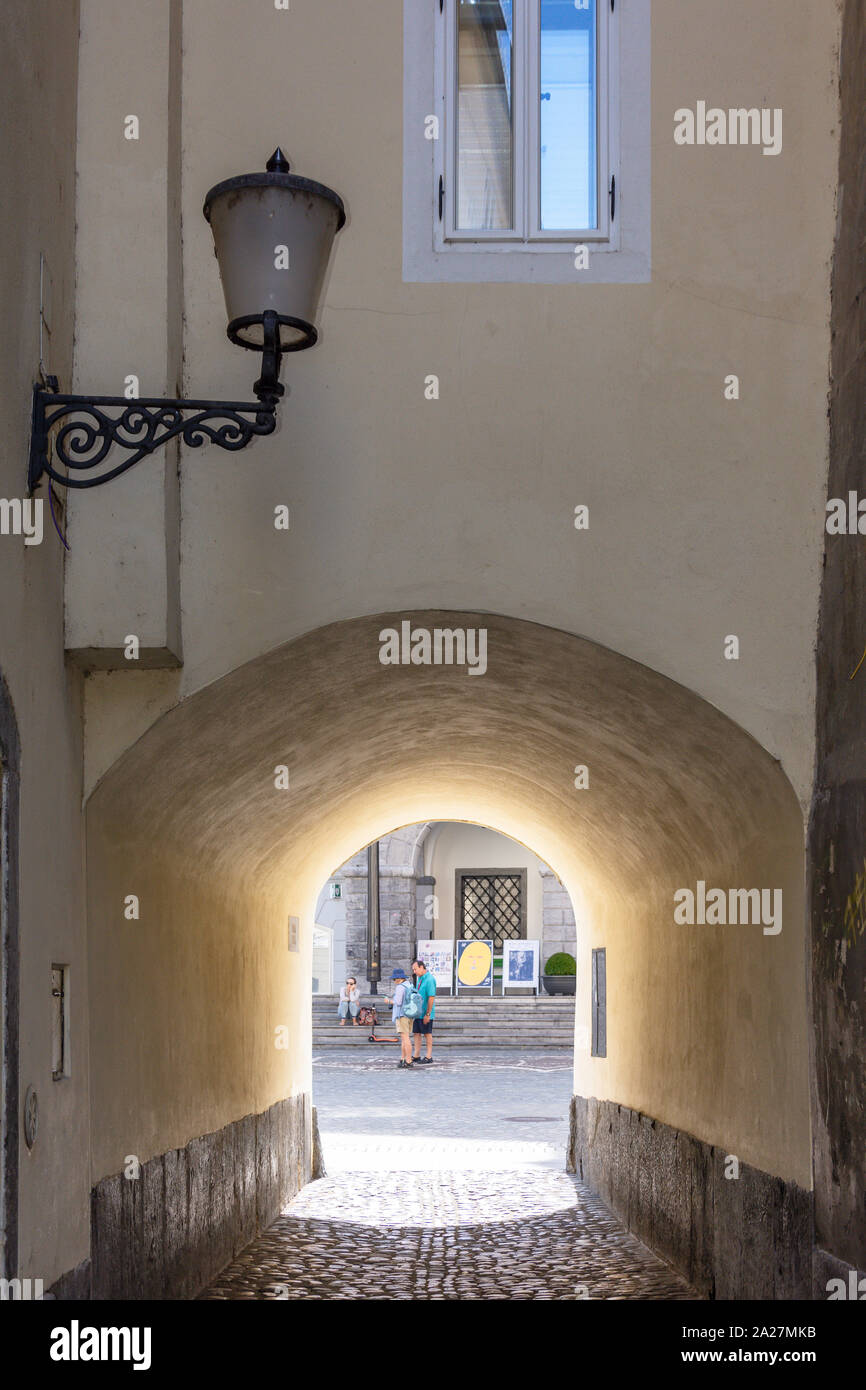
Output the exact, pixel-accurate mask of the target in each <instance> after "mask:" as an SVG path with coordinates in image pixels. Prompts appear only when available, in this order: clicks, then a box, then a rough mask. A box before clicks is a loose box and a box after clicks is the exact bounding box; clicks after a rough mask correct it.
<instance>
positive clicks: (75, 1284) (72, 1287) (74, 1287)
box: [48, 1259, 93, 1303]
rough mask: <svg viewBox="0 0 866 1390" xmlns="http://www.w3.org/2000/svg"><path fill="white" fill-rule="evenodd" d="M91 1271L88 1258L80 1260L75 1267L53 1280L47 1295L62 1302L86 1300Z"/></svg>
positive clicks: (88, 1296) (88, 1295)
mask: <svg viewBox="0 0 866 1390" xmlns="http://www.w3.org/2000/svg"><path fill="white" fill-rule="evenodd" d="M92 1272H93V1271H92V1269H91V1265H90V1260H89V1259H88V1260H82V1261H81V1264H80V1265H76V1267H75V1269H70V1270H67V1272H66V1273H65V1274H61V1276H60V1278H59V1279H56V1280H55V1281H54V1283H53V1284H52V1285H51V1288H50V1289H49V1290H48V1296H49V1297H51V1298H56V1299H59V1300H60V1301H61V1302H64V1303H80V1302H86V1300H87V1299H89V1298H90V1284H91V1277H92Z"/></svg>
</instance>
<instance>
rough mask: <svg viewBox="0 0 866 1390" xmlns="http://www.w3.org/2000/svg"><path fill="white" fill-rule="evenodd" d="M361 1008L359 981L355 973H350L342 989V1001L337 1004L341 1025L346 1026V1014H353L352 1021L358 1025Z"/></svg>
mask: <svg viewBox="0 0 866 1390" xmlns="http://www.w3.org/2000/svg"><path fill="white" fill-rule="evenodd" d="M360 1008H361V991H360V990H359V988H358V981H357V980H356V979H355V977H354V975H350V976H349V978H348V980H347V981H346V983H345V984H344V985H343V988H342V989H341V990H340V1003H339V1005H338V1006H337V1013H338V1014H339V1015H340V1027H341V1028H345V1026H346V1015H347V1014H351V1015H352V1023H353V1025H354V1026H355V1028H357V1027H358V1013H359V1011H360Z"/></svg>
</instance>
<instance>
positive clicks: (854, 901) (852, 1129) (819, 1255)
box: [809, 0, 866, 1297]
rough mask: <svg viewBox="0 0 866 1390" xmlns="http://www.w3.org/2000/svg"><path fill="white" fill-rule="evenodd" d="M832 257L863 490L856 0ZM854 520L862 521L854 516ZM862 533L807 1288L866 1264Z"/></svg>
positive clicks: (822, 691) (831, 900)
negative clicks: (812, 1258) (811, 1265)
mask: <svg viewBox="0 0 866 1390" xmlns="http://www.w3.org/2000/svg"><path fill="white" fill-rule="evenodd" d="M841 106H842V134H841V148H840V161H839V195H838V227H837V243H836V254H835V261H834V268H833V308H832V335H833V337H832V341H833V346H832V362H831V394H830V476H829V483H828V493H827V496H828V499H831V498H842V499H844V500H845V502H846V504H847V502H848V494H849V492H855V493H857V494H858V498H863V497H866V468H864V463H866V351H864V348H866V256H864V253H863V248H864V244H866V6H864V5H863V3H862V0H848V3H847V4H846V7H845V15H844V21H843V33H842V49H841ZM860 528H861V530H862V529H863V528H866V520H863V519H861V521H860ZM864 647H866V542H864V540H863V539H862V536H861V535H859V534H857V535H850V534H848V535H828V536H827V537H826V539H825V555H824V582H823V591H822V596H821V613H820V620H819V630H818V714H817V762H816V780H815V790H814V795H813V799H812V812H811V820H810V826H809V898H810V903H811V921H812V935H811V977H812V1011H813V1029H814V1036H813V1059H812V1063H813V1084H812V1094H813V1102H812V1104H813V1119H812V1126H813V1145H814V1181H815V1244H816V1247H817V1248H816V1260H815V1296H816V1297H826V1283H827V1280H828V1279H829V1278H831V1277H834V1276H839V1275H845V1274H846V1273H847V1270H848V1269H849V1268H850V1267H851V1266H853V1267H854V1268H858V1269H859V1270H860V1271H861V1273H862V1271H864V1270H866V1201H864V1192H866V1066H864V1059H866V1012H864V1002H866V662H864V664H863V666H861V667H860V669H859V671H857V674H856V675H853V673H854V671H855V669H856V667H857V663H858V662H859V660H860V657H861V656H862V654H863V650H864Z"/></svg>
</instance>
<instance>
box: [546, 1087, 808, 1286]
mask: <svg viewBox="0 0 866 1390" xmlns="http://www.w3.org/2000/svg"><path fill="white" fill-rule="evenodd" d="M727 1158H728V1155H727V1154H725V1153H724V1152H723V1151H722V1150H721V1149H719V1148H715V1147H713V1146H712V1145H710V1144H706V1143H704V1141H703V1140H701V1139H696V1138H695V1137H694V1136H693V1135H691V1134H686V1133H684V1132H683V1131H681V1130H676V1129H672V1128H671V1127H670V1126H669V1125H665V1124H662V1123H661V1121H659V1120H653V1119H652V1118H651V1117H650V1116H648V1115H641V1114H639V1113H638V1112H637V1111H635V1110H630V1109H629V1108H628V1107H627V1106H625V1105H617V1104H616V1103H615V1102H614V1101H599V1100H595V1099H592V1098H590V1099H587V1098H585V1097H583V1096H574V1097H573V1098H572V1102H571V1133H570V1136H569V1145H568V1166H569V1170H570V1171H572V1172H574V1173H576V1174H577V1176H578V1177H579V1178H581V1179H582V1180H583V1181H584V1182H586V1183H587V1184H588V1185H589V1186H590V1187H591V1188H592V1189H593V1190H594V1191H595V1192H597V1193H598V1194H599V1196H600V1197H601V1198H602V1199H603V1200H604V1201H605V1202H607V1204H608V1206H609V1207H610V1208H611V1210H612V1211H614V1212H615V1213H616V1215H617V1216H619V1217H620V1219H621V1220H622V1221H623V1222H624V1223H625V1225H626V1226H627V1227H628V1229H629V1230H630V1231H633V1232H634V1234H635V1235H636V1236H637V1237H638V1238H639V1239H640V1240H642V1241H643V1242H644V1244H645V1245H648V1246H649V1247H650V1249H652V1250H655V1251H656V1252H657V1253H658V1254H659V1255H661V1256H662V1257H663V1258H664V1259H666V1260H668V1261H669V1263H670V1264H672V1265H673V1266H674V1268H675V1269H677V1270H679V1271H680V1273H681V1274H683V1275H684V1276H685V1277H686V1278H687V1279H688V1281H689V1283H691V1284H693V1285H694V1286H695V1288H696V1289H697V1290H698V1292H699V1293H701V1294H703V1295H705V1296H706V1297H709V1298H714V1299H736V1298H743V1299H768V1300H774V1299H785V1300H787V1299H808V1298H811V1297H812V1288H813V1275H812V1245H813V1212H812V1194H811V1193H810V1192H806V1191H804V1190H803V1188H800V1187H798V1186H797V1185H796V1184H794V1183H789V1182H785V1181H784V1180H783V1179H782V1178H777V1177H773V1176H772V1175H771V1174H769V1173H764V1172H762V1171H761V1170H760V1169H759V1168H752V1167H750V1166H749V1165H748V1164H746V1163H742V1162H741V1163H740V1164H739V1177H737V1178H726V1177H725V1169H726V1166H727V1167H730V1165H729V1164H726V1160H727Z"/></svg>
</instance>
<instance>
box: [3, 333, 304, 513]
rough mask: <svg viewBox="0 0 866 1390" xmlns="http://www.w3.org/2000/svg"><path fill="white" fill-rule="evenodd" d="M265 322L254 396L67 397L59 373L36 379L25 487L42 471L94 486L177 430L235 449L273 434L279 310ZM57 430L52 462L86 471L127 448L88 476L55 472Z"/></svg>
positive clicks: (70, 483) (194, 441)
mask: <svg viewBox="0 0 866 1390" xmlns="http://www.w3.org/2000/svg"><path fill="white" fill-rule="evenodd" d="M264 319H265V322H264V345H263V348H262V375H261V377H260V378H259V380H258V381H257V382H256V383H255V386H254V388H253V389H254V391H255V393H256V395H257V396H258V398H259V399H258V401H191V400H190V401H188V400H160V399H153V398H151V399H144V398H142V399H140V400H129V399H128V398H127V397H126V396H67V395H63V394H62V393H60V392H59V391H58V389H57V385H58V383H57V378H56V377H47V378H46V381H45V384H44V385H43V384H41V383H38V384H37V385H36V386H34V388H33V429H32V434H31V439H30V466H29V470H28V475H27V481H28V487H29V490H30V491H31V492H32V491H33V490H34V488H35V487H36V486H37V485H38V483H39V480H40V479H41V478H42V476H43V474H47V475H48V477H49V478H51V479H53V481H54V482H55V483H59V484H60V485H61V486H62V487H72V488H87V487H99V485H100V484H101V483H108V482H110V481H111V479H112V478H118V477H119V476H120V474H121V473H125V472H126V471H127V470H128V469H130V468H132V467H133V465H134V464H136V463H138V462H139V461H140V460H141V459H143V458H145V457H146V456H147V455H149V454H152V453H153V452H154V451H155V450H156V449H159V448H160V447H161V446H162V445H163V444H167V443H168V441H169V440H170V439H174V438H175V437H176V436H177V435H180V436H181V437H182V438H183V442H184V443H185V444H186V445H188V446H189V448H191V449H198V448H200V447H201V445H203V444H218V445H219V447H220V448H221V449H230V450H238V449H245V448H246V446H247V444H249V442H250V440H252V439H254V438H255V437H256V435H265V434H273V432H274V430H275V429H276V427H277V405H278V403H279V400H280V398H281V396H282V395H283V393H284V390H285V388H284V387H283V386H282V385H281V384H280V381H279V372H280V361H281V354H280V351H279V348H278V347H277V345H276V344H277V341H278V340H277V337H276V335H277V333H278V331H279V329H278V324H277V321H276V314H270V313H267V314H265V316H264ZM270 320H273V321H272V322H271V321H270ZM117 412H119V413H117ZM55 428H56V429H57V433H56V435H55V437H54V442H53V454H54V462H55V463H56V464H58V465H59V466H60V467H62V468H68V469H70V470H72V471H75V472H79V473H82V472H87V473H91V472H92V470H94V469H98V468H99V467H100V465H101V464H103V463H104V462H105V460H106V458H107V457H108V455H109V453H110V452H111V450H112V448H114V447H115V446H116V447H118V448H120V449H123V450H125V451H126V453H127V454H128V457H127V458H125V459H123V461H122V462H121V463H118V464H116V465H115V466H114V467H113V468H109V469H108V471H106V472H100V473H96V474H94V475H93V476H90V477H86V478H79V477H72V476H69V475H68V474H66V473H60V472H57V470H56V469H55V468H54V467H53V466H52V464H51V462H50V461H49V452H50V436H51V433H52V431H53V430H54V429H55Z"/></svg>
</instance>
